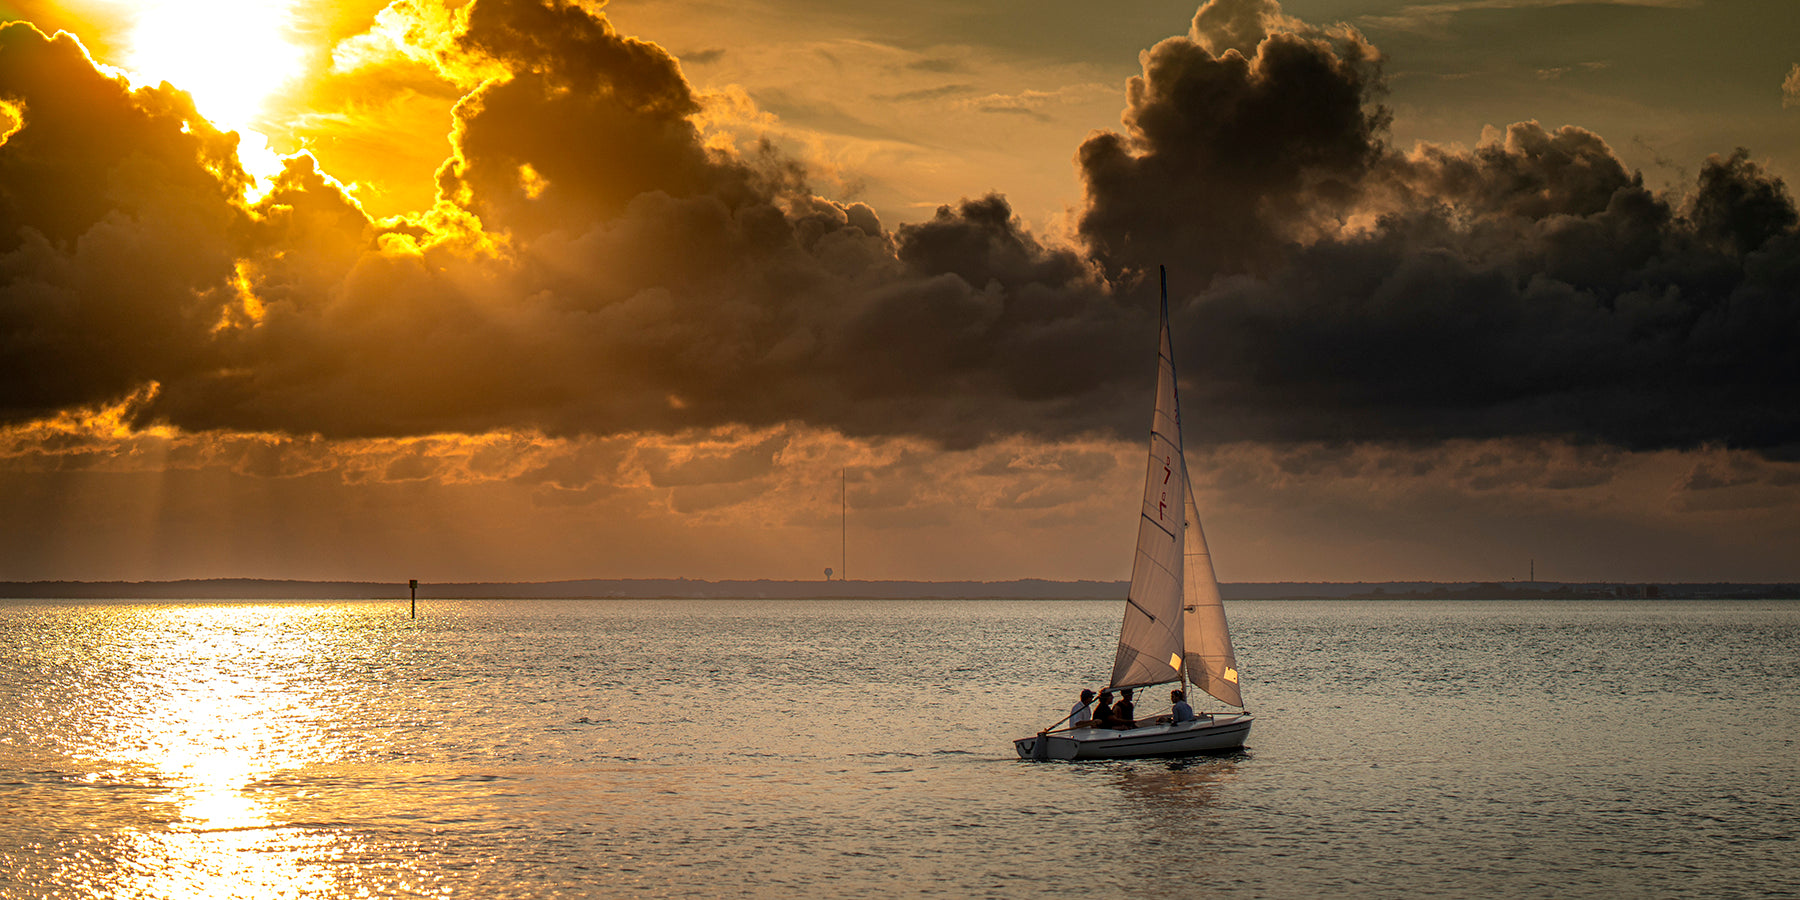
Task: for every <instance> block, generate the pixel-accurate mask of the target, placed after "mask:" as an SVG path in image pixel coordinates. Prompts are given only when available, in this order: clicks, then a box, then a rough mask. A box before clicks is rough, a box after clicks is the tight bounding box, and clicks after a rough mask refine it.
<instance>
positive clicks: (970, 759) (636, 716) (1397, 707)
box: [0, 600, 1800, 898]
mask: <svg viewBox="0 0 1800 900" xmlns="http://www.w3.org/2000/svg"><path fill="white" fill-rule="evenodd" d="M1228 612H1229V613H1230V615H1231V617H1232V622H1233V627H1234V631H1235V635H1236V638H1237V642H1238V658H1239V661H1240V663H1241V664H1242V669H1243V672H1244V675H1245V684H1246V696H1247V698H1248V700H1249V702H1250V704H1251V709H1252V711H1254V712H1256V713H1258V714H1259V719H1258V722H1257V724H1256V730H1255V731H1254V732H1253V733H1252V735H1251V740H1250V746H1249V748H1248V749H1247V750H1246V751H1244V752H1242V753H1238V754H1235V755H1232V756H1226V757H1198V758H1193V759H1186V760H1174V761H1170V760H1161V761H1131V762H1115V763H1030V762H1021V761H1019V760H1017V759H1015V758H1014V756H1013V753H1012V747H1011V739H1012V738H1014V737H1018V736H1021V735H1023V734H1025V733H1028V732H1030V731H1034V730H1035V729H1036V728H1037V727H1040V726H1042V725H1045V724H1048V723H1049V722H1051V721H1054V720H1055V719H1056V718H1058V717H1059V716H1060V715H1062V713H1063V712H1064V711H1066V709H1067V707H1068V705H1069V703H1070V702H1072V697H1071V694H1072V693H1073V691H1074V690H1075V689H1076V688H1078V687H1080V686H1081V685H1082V684H1083V683H1084V682H1085V683H1086V684H1088V685H1097V684H1098V683H1099V682H1100V681H1101V680H1102V679H1103V678H1104V676H1105V674H1106V671H1105V670H1106V667H1107V665H1109V664H1110V662H1111V654H1112V646H1111V645H1112V640H1113V638H1112V633H1113V631H1114V629H1115V628H1116V627H1117V621H1118V618H1119V615H1120V612H1119V608H1118V604H1116V603H1085V602H1080V603H1077V602H1044V603H1032V602H940V601H919V602H818V601H778V600H777V601H768V600H755V601H697V602H671V601H603V602H574V601H548V602H519V601H508V602H494V603H477V602H469V603H441V602H431V603H427V604H425V605H424V608H423V611H422V613H421V617H420V618H419V619H418V620H417V621H416V622H415V621H409V620H408V619H407V618H406V611H405V608H404V606H403V605H399V606H397V605H394V604H375V603H350V604H345V603H290V604H216V603H215V604H124V603H119V604H85V605H81V604H69V603H50V602H36V603H34V602H22V603H21V602H7V603H0V823H3V824H0V896H4V897H59V898H60V897H108V898H113V897H169V898H187V897H207V896H211V897H363V896H388V897H410V896H422V897H471V898H497V897H613V896H646V897H658V896H666V897H785V896H826V897H864V896H946V897H1035V896H1052V895H1063V894H1066V893H1068V892H1069V891H1071V890H1079V891H1080V892H1081V893H1084V894H1090V895H1095V896H1103V897H1122V896H1137V895H1142V894H1145V893H1150V892H1154V893H1158V894H1162V895H1165V896H1175V897H1220V896H1223V897H1314V896H1334V895H1335V896H1342V895H1352V896H1400V895H1405V896H1409V897H1429V896H1444V897H1532V898H1537V897H1551V896H1554V897H1625V896H1630V897H1658V896H1663V897H1676V896H1684V897H1708V898H1713V897H1766V896H1800V842H1797V841H1796V837H1797V835H1800V746H1797V743H1800V602H1776V603H1738V602H1701V603H1678V602H1654V601H1653V602H1641V601H1639V602H1618V603H1611V602H1584V603H1551V602H1543V603H1510V602H1461V603H1454V602H1447V603H1438V602H1390V603H1353V602H1332V603H1291V602H1290V603H1284V602H1240V603H1233V604H1231V605H1230V607H1229V610H1228ZM1149 706H1150V704H1142V705H1141V707H1140V708H1141V709H1145V710H1146V711H1148V707H1149Z"/></svg>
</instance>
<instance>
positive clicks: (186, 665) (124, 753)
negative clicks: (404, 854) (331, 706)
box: [113, 604, 332, 897]
mask: <svg viewBox="0 0 1800 900" xmlns="http://www.w3.org/2000/svg"><path fill="white" fill-rule="evenodd" d="M307 614H308V611H307V610H306V609H304V608H301V607H294V606H283V605H279V604H271V605H230V606H220V605H209V606H203V607H164V608H160V609H157V610H155V611H154V616H153V617H154V618H155V619H157V620H159V621H157V622H156V623H155V627H153V628H151V629H147V630H146V632H145V637H146V638H147V640H146V642H145V643H144V644H143V645H142V646H140V647H139V648H138V650H139V654H140V656H139V658H138V663H139V664H138V665H137V666H136V667H135V668H136V670H137V671H136V673H135V679H134V681H135V683H134V684H132V685H129V686H128V688H127V689H128V690H133V691H136V692H140V693H141V695H142V696H144V697H146V698H152V704H151V708H150V709H149V710H147V712H148V714H147V715H138V716H132V717H131V718H130V719H129V720H128V721H127V722H124V723H121V724H122V725H123V726H124V727H122V728H121V729H120V730H119V731H118V732H116V734H115V741H116V743H115V744H114V747H113V750H114V753H116V754H118V755H119V756H121V757H122V762H124V763H125V764H126V765H127V766H129V767H130V768H131V769H133V770H136V771H137V772H139V773H142V775H143V776H146V777H148V778H149V779H151V780H152V781H153V782H154V783H156V784H158V785H160V786H161V787H162V788H163V790H164V791H165V793H164V795H163V796H162V797H161V798H159V799H160V801H161V802H162V803H163V804H166V808H168V809H170V810H172V811H173V812H174V815H173V816H172V817H171V818H170V820H169V821H167V824H166V825H165V826H164V827H162V828H153V829H145V828H140V829H134V830H133V831H132V833H131V843H132V844H133V849H134V851H135V853H136V855H137V859H136V860H135V861H134V864H132V865H130V866H128V867H123V868H122V869H121V870H120V871H119V872H118V873H117V874H118V875H120V876H123V878H122V880H123V881H125V882H128V883H121V884H117V885H116V886H117V887H118V888H120V889H122V891H123V892H124V893H127V894H132V895H141V896H152V897H292V896H306V895H313V894H317V893H319V892H320V891H323V890H325V889H327V888H328V887H329V886H330V883H331V880H332V879H331V877H330V875H329V874H328V873H327V872H326V871H325V870H323V869H319V868H317V867H315V866H312V865H310V864H309V863H308V859H309V858H311V857H313V856H314V855H315V854H316V853H318V852H319V851H321V850H322V849H324V848H320V847H314V846H308V845H309V844H313V843H316V842H317V840H316V838H317V837H318V836H316V835H314V836H312V837H313V838H315V840H309V839H308V837H309V836H308V835H307V833H306V831H305V829H304V828H301V827H296V826H294V825H292V824H291V823H288V822H285V821H283V820H282V818H281V816H280V814H279V808H278V804H277V803H276V802H275V801H274V800H273V799H271V798H270V797H269V796H268V792H267V791H265V790H264V789H263V788H262V784H263V783H264V782H265V781H266V780H267V779H269V778H271V777H272V776H276V775H278V774H279V773H282V772H286V771H292V770H296V769H300V768H303V767H305V766H307V765H309V764H312V763H315V762H317V761H318V760H319V759H320V757H321V754H322V752H323V751H324V749H325V748H324V746H323V744H322V742H321V740H320V733H321V729H322V728H324V727H328V724H329V722H328V718H329V710H328V709H327V708H325V705H324V704H323V703H322V702H321V699H320V698H319V697H318V696H317V695H316V691H314V690H313V689H311V688H310V687H309V686H308V684H307V683H306V679H304V678H300V677H297V676H298V675H299V673H301V672H302V671H303V669H304V662H305V659H304V657H305V655H306V654H307V653H308V649H309V648H308V646H307V643H308V642H307V640H306V639H305V637H304V635H305V634H306V632H307V629H306V628H305V627H304V623H301V622H296V621H293V619H295V618H296V617H302V616H305V615H307Z"/></svg>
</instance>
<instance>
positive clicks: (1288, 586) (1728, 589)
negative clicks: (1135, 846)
mask: <svg viewBox="0 0 1800 900" xmlns="http://www.w3.org/2000/svg"><path fill="white" fill-rule="evenodd" d="M1129 586H1130V585H1129V583H1128V582H1124V581H1046V580H1041V579H1031V578H1027V579H1019V580H1015V581H778V580H766V579H764V580H721V581H706V580H700V579H689V578H606V579H585V580H579V581H539V582H465V583H453V584H452V583H426V582H421V583H420V584H419V599H421V600H509V599H510V600H524V599H534V600H600V599H621V600H624V599H637V600H655V599H762V598H768V599H777V598H779V599H820V600H824V599H843V600H899V599H944V600H988V599H993V600H1005V599H1014V600H1027V599H1048V600H1085V599H1095V600H1116V599H1118V598H1120V597H1123V596H1125V593H1126V590H1127V588H1129ZM1220 591H1221V592H1222V593H1223V594H1224V597H1225V599H1226V600H1545V599H1548V600H1613V599H1648V600H1724V599H1736V600H1778V599H1800V584H1794V583H1731V582H1708V583H1670V582H1580V583H1575V582H1554V581H1529V582H1526V581H1510V582H1473V581H1471V582H1435V581H1385V582H1377V581H1369V582H1243V583H1233V584H1222V585H1220ZM409 596H410V595H409V593H408V590H407V584H406V582H404V581H401V582H374V581H293V580H272V579H259V578H207V579H187V580H181V581H8V582H0V599H37V600H64V599H66V600H404V599H407V598H408V597H409Z"/></svg>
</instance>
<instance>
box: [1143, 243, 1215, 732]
mask: <svg viewBox="0 0 1800 900" xmlns="http://www.w3.org/2000/svg"><path fill="white" fill-rule="evenodd" d="M1162 295H1163V297H1162V330H1161V335H1160V339H1159V342H1158V344H1159V347H1158V354H1157V363H1156V412H1155V414H1154V415H1153V416H1152V418H1151V423H1150V464H1149V471H1148V472H1147V473H1146V475H1145V478H1144V507H1143V510H1142V515H1141V516H1140V517H1139V519H1138V541H1137V555H1136V557H1135V558H1134V559H1133V560H1132V565H1131V593H1130V595H1129V596H1128V597H1127V598H1126V601H1125V621H1124V622H1123V623H1121V624H1120V626H1119V651H1118V655H1117V656H1115V657H1114V658H1113V672H1112V686H1113V687H1115V688H1123V687H1141V686H1143V685H1149V684H1163V683H1165V682H1170V681H1175V680H1177V679H1180V678H1183V677H1184V675H1185V678H1186V680H1187V681H1189V682H1191V683H1192V684H1193V685H1194V686H1195V687H1197V688H1199V689H1201V690H1203V691H1205V692H1207V693H1208V694H1211V695H1213V696H1214V697H1217V698H1218V699H1220V700H1222V701H1224V702H1226V703H1229V704H1231V705H1232V706H1236V707H1240V708H1241V707H1242V706H1243V705H1244V702H1243V695H1242V694H1241V693H1240V692H1239V690H1238V672H1237V659H1236V658H1235V656H1234V655H1233V653H1232V650H1231V634H1230V632H1229V631H1228V630H1227V628H1226V624H1225V606H1224V604H1223V603H1222V602H1220V597H1219V580H1218V577H1217V575H1215V574H1214V572H1213V565H1212V554H1211V553H1210V552H1209V551H1208V550H1207V548H1206V532H1205V531H1204V530H1202V529H1201V527H1200V511H1199V508H1198V507H1197V506H1196V505H1195V504H1194V490H1193V485H1192V484H1191V483H1190V482H1189V480H1188V472H1187V459H1186V458H1185V457H1184V456H1183V455H1182V447H1181V400H1180V397H1179V396H1178V394H1177V391H1176V385H1175V358H1174V347H1173V342H1172V341H1171V339H1170V337H1169V290H1168V276H1167V274H1166V273H1165V274H1164V275H1163V291H1162ZM1178 505H1179V507H1180V509H1179V511H1178V510H1177V509H1176V507H1177V506H1178Z"/></svg>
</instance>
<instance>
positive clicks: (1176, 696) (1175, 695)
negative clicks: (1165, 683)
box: [1169, 690, 1187, 703]
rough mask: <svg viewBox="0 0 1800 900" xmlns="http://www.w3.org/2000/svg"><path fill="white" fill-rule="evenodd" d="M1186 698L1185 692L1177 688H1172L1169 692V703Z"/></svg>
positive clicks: (1178, 701)
mask: <svg viewBox="0 0 1800 900" xmlns="http://www.w3.org/2000/svg"><path fill="white" fill-rule="evenodd" d="M1186 699H1187V694H1185V693H1183V692H1181V691H1179V690H1174V691H1170V692H1169V702H1170V703H1180V702H1181V701H1183V700H1186Z"/></svg>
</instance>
